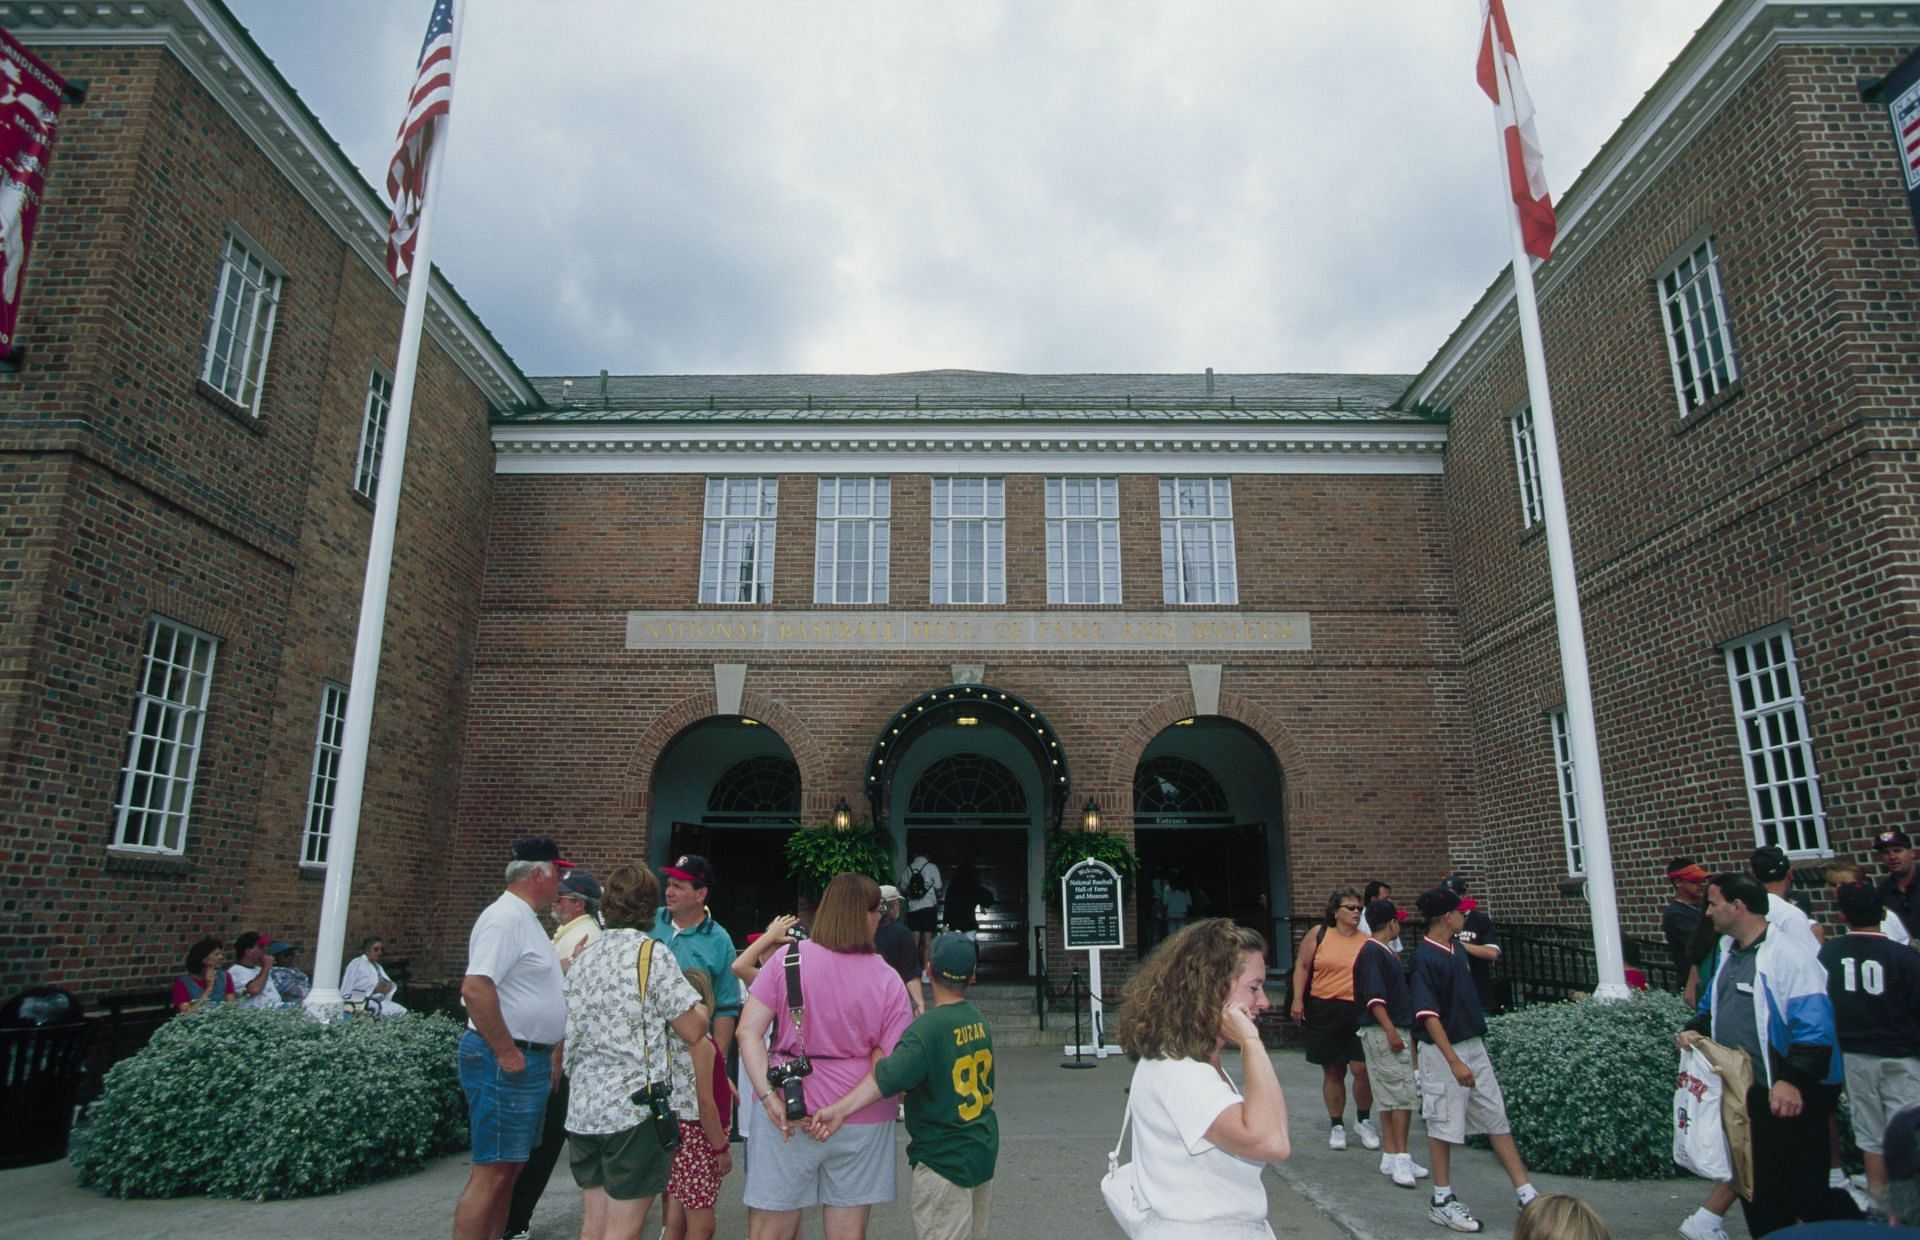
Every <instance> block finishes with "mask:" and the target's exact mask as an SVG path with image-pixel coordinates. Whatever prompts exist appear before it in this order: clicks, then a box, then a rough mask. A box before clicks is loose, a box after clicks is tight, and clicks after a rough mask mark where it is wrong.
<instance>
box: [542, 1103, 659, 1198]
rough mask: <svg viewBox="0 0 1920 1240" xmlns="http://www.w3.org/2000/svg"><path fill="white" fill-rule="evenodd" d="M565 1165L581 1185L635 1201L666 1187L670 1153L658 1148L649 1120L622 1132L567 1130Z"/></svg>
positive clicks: (654, 1194) (657, 1141) (657, 1138)
mask: <svg viewBox="0 0 1920 1240" xmlns="http://www.w3.org/2000/svg"><path fill="white" fill-rule="evenodd" d="M567 1165H568V1167H570V1168H571V1169H572V1171H573V1182H574V1183H575V1184H578V1185H579V1186H580V1187H581V1188H604V1189H606V1190H607V1196H609V1197H612V1198H613V1199H614V1200H616V1201H638V1200H639V1199H640V1198H642V1197H658V1196H659V1195H660V1194H661V1192H662V1191H664V1190H665V1189H666V1187H667V1172H668V1171H669V1170H670V1169H671V1168H672V1166H673V1157H672V1155H670V1154H668V1153H667V1151H665V1150H663V1149H661V1148H660V1138H659V1136H658V1135H656V1134H655V1132H654V1130H653V1123H652V1122H651V1121H648V1122H647V1123H643V1124H635V1125H634V1126H633V1127H631V1128H629V1129H627V1130H626V1131H625V1132H609V1133H591V1134H586V1135H582V1134H581V1133H577V1132H570V1133H568V1134H567Z"/></svg>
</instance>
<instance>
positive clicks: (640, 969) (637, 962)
mask: <svg viewBox="0 0 1920 1240" xmlns="http://www.w3.org/2000/svg"><path fill="white" fill-rule="evenodd" d="M654 946H655V940H653V939H651V938H648V937H646V936H645V935H642V936H641V938H640V954H639V955H638V956H637V957H635V958H634V961H633V971H634V975H635V976H636V977H637V978H638V980H639V982H640V1021H639V1024H640V1059H641V1062H643V1063H644V1062H646V1061H647V1060H649V1059H651V1058H652V1057H653V1055H652V1046H651V1043H650V1042H649V1040H648V1038H647V1023H648V1022H647V978H648V977H649V976H650V975H651V974H652V973H653V949H654ZM667 1070H668V1072H672V1070H673V1063H672V1056H668V1063H667Z"/></svg>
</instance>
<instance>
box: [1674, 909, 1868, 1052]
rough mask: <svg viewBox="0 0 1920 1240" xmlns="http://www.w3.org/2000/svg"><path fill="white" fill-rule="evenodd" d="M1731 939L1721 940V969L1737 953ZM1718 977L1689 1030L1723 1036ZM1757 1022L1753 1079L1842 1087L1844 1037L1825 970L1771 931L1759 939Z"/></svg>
mask: <svg viewBox="0 0 1920 1240" xmlns="http://www.w3.org/2000/svg"><path fill="white" fill-rule="evenodd" d="M1733 946H1734V944H1733V939H1732V938H1731V937H1723V938H1722V939H1721V940H1720V962H1721V964H1720V967H1721V968H1725V967H1726V961H1727V959H1728V958H1729V957H1730V956H1731V955H1732V953H1733ZM1719 980H1720V979H1719V977H1718V976H1717V973H1716V976H1715V977H1714V979H1713V982H1712V983H1710V984H1708V985H1706V986H1703V987H1702V988H1701V989H1702V990H1703V991H1704V992H1705V993H1703V994H1702V995H1701V996H1700V1010H1699V1014H1698V1015H1696V1016H1695V1017H1694V1019H1693V1021H1692V1022H1690V1023H1689V1024H1688V1026H1687V1027H1688V1028H1690V1029H1695V1030H1697V1031H1699V1032H1702V1033H1705V1034H1707V1036H1709V1037H1711V1038H1713V1039H1714V1040H1715V1041H1719V1037H1720V1021H1719V1012H1718V1011H1716V1010H1715V1008H1716V1003H1717V995H1718V994H1719V990H1720V987H1719V986H1718V984H1717V983H1718V982H1719ZM1753 980H1754V987H1753V1008H1754V1026H1755V1028H1757V1029H1758V1030H1759V1032H1760V1051H1761V1056H1760V1058H1761V1060H1762V1062H1760V1063H1757V1064H1755V1065H1754V1074H1755V1078H1756V1080H1755V1083H1756V1084H1758V1083H1761V1081H1763V1080H1764V1083H1765V1084H1766V1085H1767V1086H1768V1087H1769V1088H1771V1087H1772V1085H1773V1083H1774V1082H1775V1081H1776V1080H1786V1081H1788V1082H1790V1083H1792V1084H1794V1085H1796V1086H1798V1087H1800V1088H1801V1089H1805V1088H1806V1087H1807V1086H1809V1085H1819V1084H1825V1085H1838V1084H1839V1083H1840V1081H1841V1079H1842V1064H1841V1060H1840V1040H1839V1037H1838V1035H1837V1034H1836V1033H1835V1032H1834V1025H1833V1001H1832V1000H1830V999H1829V998H1827V971H1826V970H1825V969H1823V968H1821V967H1820V960H1819V958H1818V957H1816V956H1815V955H1814V954H1813V953H1811V952H1809V951H1808V950H1807V949H1806V948H1805V947H1803V946H1801V945H1800V943H1799V942H1797V941H1796V940H1794V939H1790V938H1787V937H1785V936H1783V935H1780V934H1776V933H1773V932H1771V931H1770V932H1769V933H1768V934H1767V935H1766V937H1764V938H1763V939H1761V940H1760V958H1759V959H1758V960H1757V961H1755V962H1754V970H1753Z"/></svg>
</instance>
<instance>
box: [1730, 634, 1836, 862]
mask: <svg viewBox="0 0 1920 1240" xmlns="http://www.w3.org/2000/svg"><path fill="white" fill-rule="evenodd" d="M1726 653H1727V676H1728V678H1729V679H1730V680H1732V682H1733V710H1734V715H1735V719H1736V721H1737V723H1738V726H1739V729H1740V752H1741V756H1742V757H1743V758H1744V759H1745V760H1746V768H1747V801H1748V804H1750V805H1751V806H1752V808H1753V826H1754V838H1755V839H1756V840H1758V841H1759V842H1760V843H1761V844H1778V845H1779V846H1780V847H1781V848H1783V849H1785V850H1786V851H1787V852H1789V853H1798V854H1802V855H1806V854H1825V853H1826V852H1827V824H1826V816H1825V814H1824V813H1823V812H1822V810H1821V808H1820V779H1819V776H1817V775H1816V774H1815V773H1814V769H1813V744H1812V742H1811V740H1809V739H1808V736H1807V710H1806V701H1805V699H1804V698H1802V697H1801V695H1800V670H1799V668H1798V667H1797V666H1796V665H1795V663H1794V657H1793V638H1792V637H1790V636H1788V634H1787V631H1786V629H1784V628H1777V629H1768V630H1765V631H1764V632H1761V633H1758V634H1755V635H1754V636H1751V637H1743V638H1741V639H1740V640H1739V641H1737V642H1734V643H1733V644H1731V645H1729V646H1728V647H1727V648H1726Z"/></svg>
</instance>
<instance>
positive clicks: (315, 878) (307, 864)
mask: <svg viewBox="0 0 1920 1240" xmlns="http://www.w3.org/2000/svg"><path fill="white" fill-rule="evenodd" d="M299 874H300V881H301V882H303V883H324V882H326V881H327V867H326V866H324V865H315V864H314V863H313V862H311V861H302V862H301V863H300V869H299Z"/></svg>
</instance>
